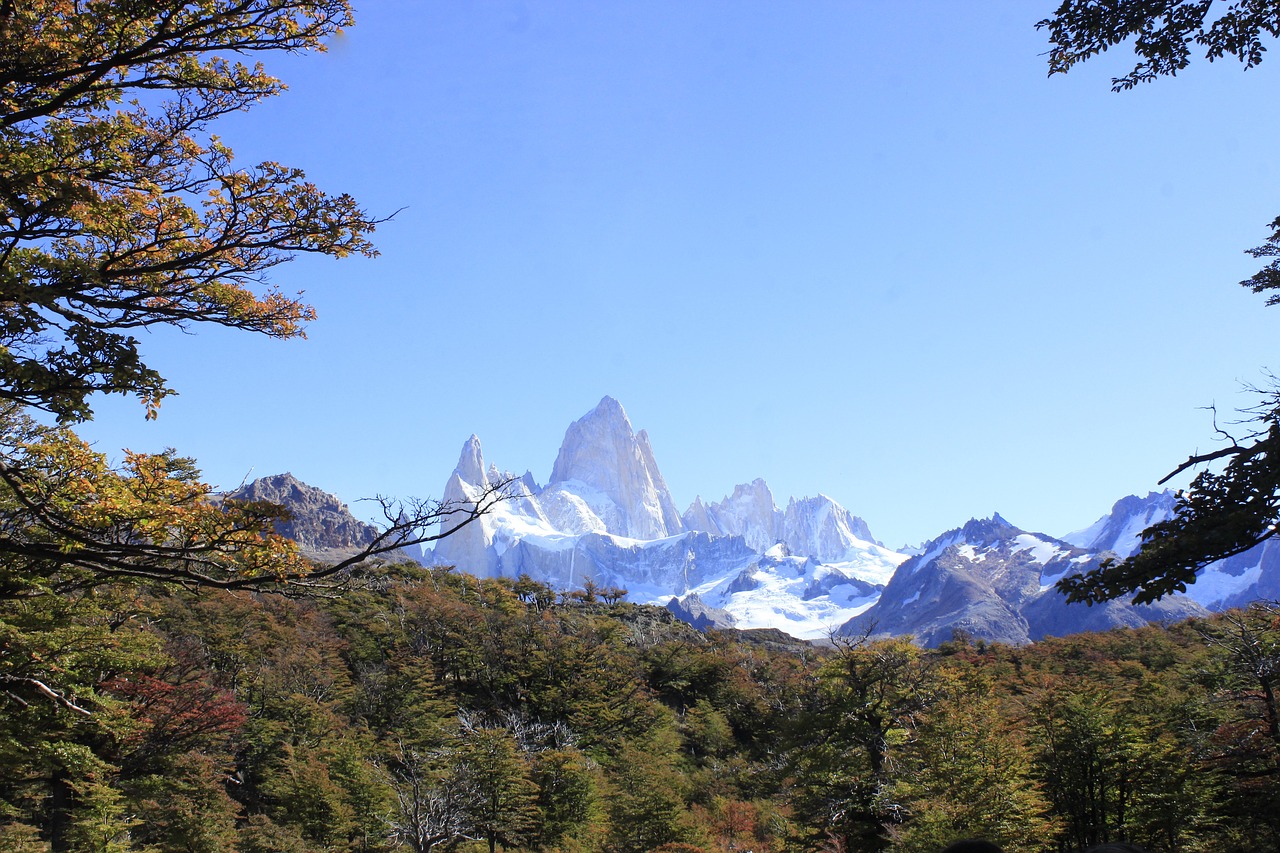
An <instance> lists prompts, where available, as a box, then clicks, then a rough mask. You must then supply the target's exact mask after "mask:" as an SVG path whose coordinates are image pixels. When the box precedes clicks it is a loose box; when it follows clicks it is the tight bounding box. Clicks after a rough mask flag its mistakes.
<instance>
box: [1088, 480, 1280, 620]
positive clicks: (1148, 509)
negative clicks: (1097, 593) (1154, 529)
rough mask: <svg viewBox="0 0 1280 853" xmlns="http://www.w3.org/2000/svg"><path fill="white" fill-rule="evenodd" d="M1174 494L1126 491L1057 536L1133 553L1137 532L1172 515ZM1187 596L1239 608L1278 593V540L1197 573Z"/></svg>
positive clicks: (1139, 540) (1207, 603) (1124, 554)
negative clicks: (1094, 516) (1093, 517)
mask: <svg viewBox="0 0 1280 853" xmlns="http://www.w3.org/2000/svg"><path fill="white" fill-rule="evenodd" d="M1177 503H1178V498H1177V496H1176V495H1175V494H1174V493H1173V492H1171V491H1167V490H1166V491H1163V492H1151V493H1149V494H1148V495H1147V496H1146V497H1145V498H1140V497H1138V496H1137V495H1129V496H1128V497H1125V498H1121V499H1120V500H1118V501H1116V502H1115V505H1113V506H1112V507H1111V512H1109V513H1107V514H1106V515H1104V516H1102V517H1101V518H1099V519H1098V520H1097V521H1095V522H1094V523H1093V524H1092V525H1090V526H1089V527H1086V528H1085V529H1084V530H1079V531H1076V532H1075V533H1068V534H1067V535H1066V536H1064V537H1063V539H1064V540H1065V541H1067V542H1071V543H1072V544H1075V545H1079V546H1081V547H1085V548H1091V549H1093V550H1097V551H1113V552H1115V553H1116V554H1117V555H1118V556H1120V557H1128V556H1131V555H1133V554H1135V553H1137V551H1138V549H1139V548H1140V547H1141V545H1142V531H1143V530H1145V529H1147V528H1148V527H1150V526H1151V525H1153V524H1156V523H1158V522H1161V521H1164V520H1165V519H1167V518H1172V517H1173V515H1174V513H1175V511H1176V508H1177ZM1186 595H1187V597H1189V598H1191V599H1193V600H1194V601H1196V602H1198V603H1200V604H1201V605H1203V606H1205V607H1207V608H1209V609H1210V610H1225V609H1227V608H1230V607H1241V606H1244V605H1247V604H1249V603H1250V602H1252V601H1255V600H1257V599H1260V598H1276V597H1280V544H1277V543H1275V542H1270V541H1269V542H1265V543H1263V544H1262V545H1259V546H1258V547H1256V548H1253V549H1251V550H1249V551H1246V552H1245V553H1243V554H1237V555H1236V556H1234V557H1230V558H1228V559H1226V560H1220V561H1218V562H1216V563H1211V564H1210V565H1208V566H1206V567H1205V568H1204V569H1202V570H1201V571H1200V574H1199V576H1198V578H1197V579H1196V582H1195V583H1194V584H1191V585H1190V586H1189V587H1187V592H1186Z"/></svg>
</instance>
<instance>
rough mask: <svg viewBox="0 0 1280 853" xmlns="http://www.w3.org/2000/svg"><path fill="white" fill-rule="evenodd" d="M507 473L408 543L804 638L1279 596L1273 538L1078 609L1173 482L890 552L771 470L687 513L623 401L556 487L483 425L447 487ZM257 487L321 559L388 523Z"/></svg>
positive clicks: (1095, 617) (285, 484) (575, 428)
mask: <svg viewBox="0 0 1280 853" xmlns="http://www.w3.org/2000/svg"><path fill="white" fill-rule="evenodd" d="M499 484H505V485H503V488H504V489H505V490H506V491H507V493H508V494H509V496H510V497H509V499H508V500H505V501H503V502H500V503H499V504H498V505H497V507H496V508H495V509H494V510H493V511H492V512H491V513H489V514H487V515H485V516H484V517H482V518H481V519H480V521H478V522H476V523H473V524H471V525H468V526H467V527H465V528H463V529H462V530H460V531H459V532H457V533H455V534H454V535H452V536H449V537H447V538H445V539H442V540H440V541H439V542H438V543H437V545H436V548H435V550H434V551H433V552H411V553H410V554H408V556H410V557H413V558H414V559H418V560H419V561H420V562H424V563H428V564H435V565H454V566H457V567H458V568H459V569H460V570H463V571H466V572H469V573H471V574H474V575H478V576H485V577H511V578H515V577H518V576H519V575H522V574H527V575H529V576H530V577H532V578H534V579H536V580H539V581H542V582H545V583H547V584H549V585H551V586H552V587H553V588H555V589H557V590H562V591H569V590H573V589H577V588H580V587H581V586H582V585H583V583H584V582H585V581H586V579H587V578H590V579H591V580H592V581H594V582H595V583H596V584H597V585H600V586H616V587H621V588H624V589H626V590H627V591H628V598H629V599H630V600H632V601H638V602H645V603H657V604H663V605H665V606H667V607H668V608H669V609H671V610H672V611H673V612H674V613H676V615H678V616H680V618H682V619H685V620H686V621H688V622H690V623H692V624H695V625H697V626H699V627H702V628H708V627H738V628H776V629H780V630H782V631H784V632H786V633H787V634H790V635H792V636H795V637H799V638H802V639H820V638H823V637H827V636H831V635H861V634H866V635H903V634H910V635H912V636H914V637H915V638H916V639H917V641H919V642H921V643H923V644H925V645H936V644H938V643H940V642H944V641H946V640H948V639H950V638H951V637H952V636H953V635H954V634H955V633H956V632H957V631H959V632H963V633H965V634H967V635H969V636H972V637H974V638H979V639H986V640H992V641H1001V642H1008V643H1026V642H1031V641H1034V640H1037V639H1040V638H1042V637H1045V636H1048V635H1063V634H1068V633H1074V632H1077V631H1083V630H1103V629H1106V628H1110V627H1116V626H1122V625H1123V626H1129V625H1139V624H1143V623H1145V622H1149V621H1174V620H1178V619H1183V618H1186V617H1188V616H1192V615H1197V614H1203V613H1205V612H1206V608H1208V609H1215V610H1216V609H1222V608H1226V607H1231V606H1236V605H1239V604H1244V603H1248V601H1251V600H1253V599H1255V598H1259V597H1277V596H1280V551H1277V550H1275V549H1274V548H1272V544H1273V543H1270V542H1269V543H1266V544H1265V545H1263V546H1259V548H1256V549H1254V551H1251V552H1249V553H1247V554H1242V555H1240V556H1238V557H1235V558H1232V559H1231V560H1227V561H1223V562H1222V563H1219V564H1215V565H1213V566H1211V567H1209V568H1208V569H1206V570H1205V571H1204V573H1203V576H1202V578H1201V580H1200V582H1199V583H1197V584H1195V585H1193V586H1192V587H1191V588H1190V589H1189V590H1188V594H1187V595H1174V596H1168V597H1166V598H1164V599H1162V600H1161V601H1159V602H1156V603H1155V604H1152V605H1146V606H1134V605H1133V604H1131V603H1128V602H1124V601H1114V602H1109V603H1108V604H1105V605H1096V606H1094V607H1087V606H1084V605H1069V604H1067V603H1066V600H1065V599H1064V598H1063V597H1062V596H1061V595H1060V594H1059V593H1058V592H1057V591H1056V590H1055V589H1054V588H1053V584H1054V583H1055V582H1056V581H1057V580H1059V579H1060V578H1062V577H1064V576H1066V575H1067V574H1070V573H1074V572H1081V571H1087V570H1089V569H1090V568H1093V567H1096V566H1097V564H1098V563H1099V562H1100V561H1101V560H1102V559H1104V558H1105V557H1107V556H1111V555H1118V556H1121V557H1124V556H1128V555H1129V554H1131V553H1133V552H1134V551H1136V550H1137V548H1138V546H1139V544H1140V534H1141V531H1142V530H1143V529H1145V528H1146V527H1147V526H1149V525H1150V524H1152V523H1154V522H1155V521H1159V520H1161V519H1163V518H1167V517H1169V516H1170V515H1171V514H1172V512H1173V510H1174V506H1175V503H1176V498H1175V496H1174V495H1173V494H1172V493H1169V492H1161V493H1152V494H1149V495H1147V496H1146V497H1145V498H1139V497H1132V496H1131V497H1126V498H1123V499H1121V500H1120V501H1117V502H1116V504H1115V505H1114V506H1113V507H1112V509H1111V511H1110V512H1109V513H1107V514H1106V515H1104V516H1103V517H1102V518H1100V519H1099V520H1098V521H1097V522H1096V523H1094V524H1093V525H1091V526H1090V527H1088V528H1086V529H1085V530H1081V531H1076V532H1074V533H1068V534H1065V535H1063V536H1062V537H1061V538H1055V537H1052V536H1047V535H1045V534H1042V533H1034V532H1029V531H1025V530H1022V529H1020V528H1018V527H1016V526H1015V525H1013V524H1011V523H1010V522H1008V521H1007V520H1005V519H1004V518H1002V517H1001V516H1000V515H998V514H996V515H993V516H992V517H991V518H988V519H973V520H970V521H969V522H967V523H966V524H964V525H962V526H960V527H958V528H956V529H954V530H950V531H947V532H945V533H943V534H942V535H940V536H938V537H936V538H935V539H933V540H931V541H929V542H926V543H924V544H923V545H922V546H920V547H919V548H918V549H912V550H913V553H903V552H898V551H894V550H891V549H889V548H886V547H885V546H884V545H883V544H881V543H880V542H877V541H876V540H875V538H874V536H873V535H872V533H871V530H870V529H869V527H868V526H867V524H866V522H865V521H863V520H862V519H861V518H859V517H857V516H855V515H853V514H852V513H850V512H849V511H848V510H847V509H845V507H843V506H841V505H840V504H839V503H837V502H836V501H834V500H833V499H831V498H830V497H827V496H826V495H817V496H813V497H800V498H796V497H791V498H788V499H787V500H786V502H785V507H779V505H778V501H777V500H776V499H775V497H774V495H773V493H772V492H771V491H770V489H769V487H768V485H767V484H766V483H765V482H764V481H763V480H761V479H755V480H752V481H750V482H748V483H743V484H741V485H738V486H736V487H735V488H734V490H733V493H732V494H730V495H727V496H726V497H724V498H723V499H721V500H719V501H714V502H704V501H703V500H702V498H701V497H698V498H697V499H695V500H694V502H693V504H692V505H690V506H689V507H688V508H687V509H686V510H685V511H684V512H683V513H681V512H678V511H677V509H676V506H675V503H674V501H673V500H672V498H671V494H670V492H669V491H668V489H667V486H666V482H665V481H664V480H663V477H662V474H661V472H660V470H659V468H658V463H657V460H656V459H655V457H654V453H653V448H652V445H651V444H650V441H649V437H648V435H647V434H646V433H645V432H644V431H643V430H641V431H639V432H636V431H635V430H634V429H633V428H632V425H631V422H630V420H629V419H628V417H627V414H626V412H625V411H624V410H623V408H622V406H621V404H620V403H618V401H617V400H614V399H613V398H612V397H605V398H604V399H602V400H601V401H600V403H599V404H598V405H597V406H596V407H595V408H594V409H593V410H592V411H590V412H588V413H587V414H585V415H584V416H583V417H581V418H579V419H578V420H576V421H574V422H573V423H572V424H570V425H569V427H568V429H567V430H566V432H565V437H564V441H563V442H562V444H561V446H560V450H559V452H558V454H557V456H556V459H555V464H554V465H553V466H552V471H551V479H550V481H549V482H548V483H546V484H545V485H539V484H538V483H537V482H536V481H535V479H534V477H533V476H532V474H530V473H529V472H527V471H526V472H525V473H524V474H523V475H522V476H518V477H517V476H514V475H513V474H512V473H510V472H509V471H504V470H500V469H499V468H498V467H497V466H495V465H492V464H487V463H486V460H485V458H484V454H483V450H482V448H481V444H480V440H479V438H477V437H476V436H474V435H473V436H471V437H470V438H469V439H467V441H466V442H464V443H463V446H462V451H461V454H460V455H459V459H458V464H457V467H456V468H455V469H454V471H453V473H452V474H451V475H450V476H449V478H448V481H447V482H446V484H445V487H444V491H443V494H442V499H443V500H446V501H474V500H476V499H477V498H478V497H479V496H480V495H481V494H482V493H484V492H485V491H486V490H487V489H490V488H493V487H495V486H497V485H499ZM242 493H244V495H245V496H253V497H258V498H262V499H267V500H273V501H276V502H278V503H282V504H284V505H285V506H287V507H289V508H290V509H291V510H292V511H293V513H294V520H293V521H292V522H291V525H292V527H291V528H290V530H289V531H282V532H288V533H289V535H294V536H296V537H297V538H299V541H300V542H301V543H302V544H303V546H304V548H306V549H309V550H311V551H312V552H315V553H316V554H317V555H319V556H323V553H324V552H325V550H326V549H329V550H332V551H333V552H334V553H340V552H341V551H342V550H343V549H350V548H351V547H354V546H356V545H358V544H359V543H360V542H361V541H364V540H363V539H362V538H361V536H362V535H364V536H367V535H369V533H371V530H372V529H371V528H369V529H368V531H367V532H366V533H364V534H361V533H360V531H361V529H362V527H364V526H363V525H362V523H361V522H359V521H357V520H356V519H354V518H353V517H352V516H351V514H350V513H349V512H347V510H346V508H345V506H342V504H341V502H340V501H338V500H337V499H336V498H333V497H332V496H328V495H324V493H323V492H320V490H318V489H313V488H312V487H310V486H306V485H305V484H301V483H299V482H298V481H297V480H296V479H294V478H292V477H291V476H289V475H278V476H277V477H275V478H265V479H264V480H259V481H255V482H254V483H251V484H249V486H247V487H245V488H244V489H242V490H239V491H238V492H237V493H234V494H235V496H237V497H239V496H242ZM321 496H323V497H321ZM326 498H327V500H326ZM1278 547H1280V546H1278Z"/></svg>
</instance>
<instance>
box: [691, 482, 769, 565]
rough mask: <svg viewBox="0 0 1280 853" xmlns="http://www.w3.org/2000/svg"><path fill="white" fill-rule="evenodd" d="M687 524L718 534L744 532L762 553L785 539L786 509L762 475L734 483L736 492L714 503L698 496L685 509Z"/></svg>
mask: <svg viewBox="0 0 1280 853" xmlns="http://www.w3.org/2000/svg"><path fill="white" fill-rule="evenodd" d="M684 524H685V526H686V527H688V528H689V529H690V530H702V531H705V532H707V533H711V534H714V535H716V536H741V537H742V538H743V540H745V541H746V543H747V545H748V546H750V547H751V548H754V549H755V550H757V551H759V552H760V553H762V554H763V553H764V552H765V551H767V550H769V549H770V548H772V547H773V546H774V545H776V544H777V543H778V542H779V541H780V540H781V539H782V512H781V511H780V510H779V509H778V507H777V506H776V505H774V502H773V492H771V491H769V486H768V485H767V484H766V483H765V481H764V480H761V479H755V480H752V481H751V482H750V483H743V484H740V485H737V486H734V487H733V494H731V495H729V496H728V497H726V498H725V499H724V500H722V501H720V502H719V503H713V504H711V505H710V506H706V505H704V504H703V503H702V498H701V497H699V498H697V499H696V500H695V501H694V502H693V504H692V505H691V506H690V507H689V509H688V510H686V511H685V514H684Z"/></svg>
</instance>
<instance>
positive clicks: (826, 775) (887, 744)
mask: <svg viewBox="0 0 1280 853" xmlns="http://www.w3.org/2000/svg"><path fill="white" fill-rule="evenodd" d="M832 641H833V642H834V643H835V644H836V648H837V653H836V655H835V656H834V657H833V658H832V659H831V660H829V661H827V663H825V664H824V665H823V666H822V668H821V669H820V670H819V672H818V676H819V679H820V681H819V685H818V695H817V697H816V703H815V704H816V707H815V708H814V709H813V710H812V711H811V712H810V713H808V714H805V715H802V716H801V717H800V718H799V719H798V720H797V721H796V728H797V731H798V737H799V739H800V745H799V748H798V749H797V750H796V751H795V755H794V758H793V761H794V762H795V765H796V767H795V769H794V771H793V772H794V775H795V777H796V779H797V787H798V788H799V795H798V797H797V812H798V814H799V815H800V817H802V818H805V819H806V820H807V821H808V823H809V824H810V825H812V826H815V827H823V828H824V829H825V831H826V832H827V833H828V835H829V836H831V837H832V838H833V839H834V840H835V841H838V842H839V843H841V844H843V845H845V848H844V849H857V850H870V851H875V850H882V849H884V848H885V847H886V846H887V843H888V842H887V841H886V840H885V837H884V836H885V834H886V833H887V832H888V831H889V830H890V828H891V827H892V826H894V825H895V824H897V823H899V822H900V821H901V819H902V809H901V806H900V804H899V803H897V802H896V800H895V799H894V794H895V792H894V790H893V786H892V782H893V777H894V773H895V769H896V768H895V763H896V752H897V750H898V747H899V746H900V745H901V744H902V742H903V741H904V740H905V738H906V734H907V732H908V731H909V730H910V729H911V728H912V727H913V726H914V723H915V720H916V718H917V717H919V716H920V715H921V714H923V713H924V712H925V711H927V710H928V708H929V707H930V706H931V705H932V703H933V701H934V698H935V697H934V691H935V687H936V685H935V683H934V674H933V672H932V667H931V666H930V664H929V663H928V662H927V661H926V660H925V658H924V655H923V653H922V652H921V650H920V648H919V647H918V646H916V645H914V644H913V643H912V642H911V638H910V637H904V638H896V639H892V640H871V639H870V638H869V635H864V636H861V637H855V638H848V637H843V638H842V637H833V638H832Z"/></svg>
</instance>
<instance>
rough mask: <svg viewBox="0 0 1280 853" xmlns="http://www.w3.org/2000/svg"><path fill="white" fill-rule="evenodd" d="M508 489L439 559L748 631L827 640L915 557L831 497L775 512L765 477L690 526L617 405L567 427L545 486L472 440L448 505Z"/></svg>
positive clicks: (607, 404) (690, 516)
mask: <svg viewBox="0 0 1280 853" xmlns="http://www.w3.org/2000/svg"><path fill="white" fill-rule="evenodd" d="M506 481H511V482H510V483H509V484H508V486H507V488H508V490H509V492H510V494H511V498H510V499H509V500H506V501H503V502H501V503H499V504H498V505H497V506H496V507H495V508H494V510H493V511H492V512H491V513H489V514H488V515H486V516H484V517H483V518H482V519H480V520H479V521H477V522H475V523H473V524H471V525H468V526H467V527H465V528H463V529H462V530H459V531H458V532H457V533H455V534H454V535H452V536H449V537H446V538H445V539H443V540H441V541H440V542H439V544H438V545H437V547H436V549H435V552H434V555H433V557H434V559H435V561H436V562H437V563H441V564H449V565H456V566H458V567H459V568H460V569H462V570H464V571H468V572H471V573H473V574H477V575H481V576H486V577H516V576H518V575H520V574H528V575H529V576H530V577H533V578H535V579H538V580H541V581H543V582H545V583H548V584H551V585H552V586H553V587H555V588H557V589H560V590H571V589H575V588H577V587H579V586H581V584H582V583H583V581H584V579H585V578H587V577H588V576H589V577H591V578H592V580H594V581H595V582H596V583H597V584H600V585H606V586H619V587H623V588H625V589H627V590H628V591H629V595H628V597H629V598H630V599H631V600H633V601H641V602H647V603H658V604H666V603H667V602H669V601H670V600H671V599H672V598H673V597H677V598H684V599H687V600H688V602H689V606H688V607H687V608H686V612H688V613H690V614H695V613H696V614H705V613H707V612H711V611H714V610H716V609H717V608H721V607H723V608H724V609H726V610H729V611H730V612H731V613H732V614H733V615H734V617H736V619H737V623H736V624H737V625H738V626H739V627H747V628H754V627H776V628H781V629H782V630H784V631H787V632H788V633H790V634H793V635H795V636H802V637H812V638H817V637H822V636H824V635H825V634H826V633H827V632H828V631H829V629H830V628H832V627H834V626H835V625H838V624H840V623H842V622H844V621H847V620H848V619H849V618H850V617H851V616H852V615H854V614H855V613H857V612H859V611H860V610H861V609H864V608H866V607H868V606H870V604H871V602H872V601H874V600H875V596H876V595H877V594H878V592H879V589H880V588H881V587H883V585H884V584H885V583H887V582H888V580H889V578H890V577H891V576H892V574H893V571H894V569H895V568H896V567H897V565H898V563H900V562H901V561H902V560H903V559H905V557H904V556H903V555H900V554H897V553H895V552H893V551H890V550H888V549H886V548H884V547H882V546H880V545H879V544H877V543H875V542H874V540H872V538H871V532H870V530H869V529H868V528H867V525H866V523H865V522H863V521H862V520H861V519H859V518H857V517H856V516H854V515H852V514H851V513H849V512H848V510H846V509H845V508H844V507H842V506H840V505H839V504H838V503H836V502H835V501H833V500H831V499H830V498H828V497H826V496H819V497H817V498H804V499H801V500H796V499H792V500H791V501H789V502H788V505H787V509H786V511H783V510H780V509H778V507H777V506H776V505H775V504H774V500H773V495H772V493H771V492H770V491H769V487H768V486H767V485H766V484H765V482H764V481H763V480H755V481H754V482H752V483H750V484H747V485H742V486H739V487H737V488H736V489H734V493H733V495H731V496H730V497H727V498H725V500H723V501H721V502H719V503H717V504H712V505H711V506H709V507H708V506H706V505H704V504H702V502H701V500H698V501H695V502H694V505H693V506H691V507H690V509H689V511H688V512H687V513H686V514H685V517H684V518H683V519H682V518H681V517H679V516H677V515H675V514H674V509H673V504H672V502H671V497H670V495H669V493H668V492H667V487H666V485H665V483H664V481H663V479H662V474H661V472H660V471H659V470H658V465H657V462H656V460H655V459H654V457H653V451H652V448H651V447H650V445H649V441H648V438H647V436H646V435H645V433H644V432H643V431H641V432H640V433H635V432H633V431H632V428H631V423H630V421H629V419H628V418H627V415H626V412H625V411H623V409H622V406H621V405H619V404H618V402H617V401H616V400H614V399H612V398H611V397H605V398H604V399H603V400H601V401H600V404H599V405H598V406H597V407H596V408H595V409H594V410H593V411H591V412H589V413H588V414H587V415H585V416H584V417H582V418H580V419H579V420H577V421H575V422H574V423H573V424H572V425H570V427H569V428H568V430H567V431H566V433H565V439H564V443H563V444H562V445H561V448H560V452H559V454H558V455H557V457H556V463H555V466H554V467H553V469H552V481H551V483H549V484H548V485H547V486H546V487H540V486H538V484H537V483H536V482H535V481H534V480H533V478H532V477H531V476H530V475H528V474H526V475H525V476H524V477H522V478H520V479H519V480H512V478H511V475H510V474H503V473H499V471H498V469H497V468H496V467H495V466H492V465H486V463H485V459H484V454H483V451H482V450H481V447H480V440H479V439H478V438H476V437H475V436H472V437H471V438H469V439H468V440H467V441H466V442H465V443H464V444H463V447H462V452H461V453H460V455H459V458H458V465H457V468H456V469H455V470H454V472H453V474H452V475H451V476H450V478H449V481H448V483H447V485H446V486H445V492H444V499H445V500H457V501H474V500H476V499H477V498H478V497H479V496H480V495H481V494H482V493H483V492H484V490H485V489H488V488H492V487H493V486H494V485H495V484H497V483H501V482H506ZM691 595H695V596H696V597H694V598H690V596H691Z"/></svg>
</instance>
